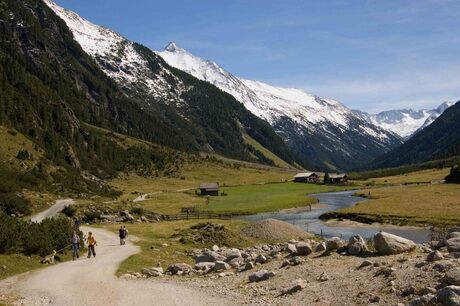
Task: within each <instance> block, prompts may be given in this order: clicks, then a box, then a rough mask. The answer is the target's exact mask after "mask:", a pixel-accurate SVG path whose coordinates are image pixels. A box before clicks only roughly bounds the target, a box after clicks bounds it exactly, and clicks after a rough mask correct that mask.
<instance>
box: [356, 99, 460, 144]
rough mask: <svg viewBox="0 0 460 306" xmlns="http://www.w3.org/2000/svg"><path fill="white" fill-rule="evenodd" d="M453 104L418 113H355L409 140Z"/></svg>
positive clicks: (391, 111) (398, 111) (403, 111)
mask: <svg viewBox="0 0 460 306" xmlns="http://www.w3.org/2000/svg"><path fill="white" fill-rule="evenodd" d="M453 104H454V103H453V102H444V103H442V104H441V105H439V106H438V107H436V108H434V109H421V110H418V111H415V110H412V109H395V110H389V111H383V112H380V113H378V114H368V113H365V112H360V111H355V113H357V114H359V115H360V116H362V117H363V118H364V119H366V120H369V121H371V122H372V123H374V124H375V125H378V126H380V127H382V128H384V129H387V130H390V131H393V132H395V133H397V134H398V135H400V136H401V137H403V138H409V137H410V136H412V135H413V134H414V133H416V132H417V131H419V130H421V129H423V128H425V127H427V126H428V125H430V124H431V123H432V122H433V121H434V120H436V118H438V117H439V116H440V115H441V114H442V113H443V112H444V111H445V110H446V109H447V108H449V107H450V106H452V105H453Z"/></svg>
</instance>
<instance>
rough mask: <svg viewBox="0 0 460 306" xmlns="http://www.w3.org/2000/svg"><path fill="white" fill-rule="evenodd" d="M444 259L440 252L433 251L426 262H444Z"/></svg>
mask: <svg viewBox="0 0 460 306" xmlns="http://www.w3.org/2000/svg"><path fill="white" fill-rule="evenodd" d="M442 259H444V256H443V255H442V253H441V252H439V251H432V252H431V253H429V254H428V256H427V257H426V261H429V262H433V261H439V260H442Z"/></svg>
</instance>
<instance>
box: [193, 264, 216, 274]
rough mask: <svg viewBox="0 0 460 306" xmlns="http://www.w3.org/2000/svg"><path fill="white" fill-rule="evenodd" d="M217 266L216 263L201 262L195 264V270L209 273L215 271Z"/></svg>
mask: <svg viewBox="0 0 460 306" xmlns="http://www.w3.org/2000/svg"><path fill="white" fill-rule="evenodd" d="M215 265H216V263H215V262H199V263H197V264H195V269H196V270H202V271H206V272H208V271H210V270H212V269H214V266H215Z"/></svg>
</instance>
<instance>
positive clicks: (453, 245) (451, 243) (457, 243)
mask: <svg viewBox="0 0 460 306" xmlns="http://www.w3.org/2000/svg"><path fill="white" fill-rule="evenodd" d="M446 247H447V250H448V251H449V252H450V253H454V252H460V237H454V238H450V239H447V240H446Z"/></svg>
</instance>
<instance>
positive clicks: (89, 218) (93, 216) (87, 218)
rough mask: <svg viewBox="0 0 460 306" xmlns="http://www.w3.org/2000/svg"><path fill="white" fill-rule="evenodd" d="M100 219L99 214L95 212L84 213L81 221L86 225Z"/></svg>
mask: <svg viewBox="0 0 460 306" xmlns="http://www.w3.org/2000/svg"><path fill="white" fill-rule="evenodd" d="M100 218H101V213H100V212H97V211H85V214H84V216H83V221H84V222H87V223H93V222H94V221H95V220H97V219H100Z"/></svg>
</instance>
